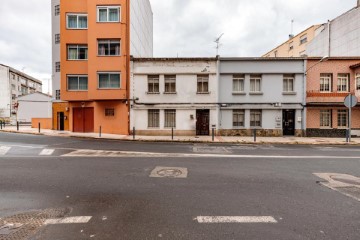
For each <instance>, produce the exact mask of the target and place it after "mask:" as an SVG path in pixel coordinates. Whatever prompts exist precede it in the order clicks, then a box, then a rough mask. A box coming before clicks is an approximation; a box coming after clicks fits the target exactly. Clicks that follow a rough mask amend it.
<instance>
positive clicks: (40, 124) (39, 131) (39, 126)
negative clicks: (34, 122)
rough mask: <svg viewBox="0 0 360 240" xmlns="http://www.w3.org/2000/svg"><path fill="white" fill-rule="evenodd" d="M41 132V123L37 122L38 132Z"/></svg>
mask: <svg viewBox="0 0 360 240" xmlns="http://www.w3.org/2000/svg"><path fill="white" fill-rule="evenodd" d="M40 132H41V124H40V123H39V133H40Z"/></svg>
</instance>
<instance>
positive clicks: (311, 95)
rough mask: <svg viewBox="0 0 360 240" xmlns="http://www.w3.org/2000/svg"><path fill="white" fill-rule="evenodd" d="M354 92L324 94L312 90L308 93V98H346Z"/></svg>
mask: <svg viewBox="0 0 360 240" xmlns="http://www.w3.org/2000/svg"><path fill="white" fill-rule="evenodd" d="M349 94H355V93H354V92H322V91H319V90H311V91H307V92H306V97H343V98H345V97H346V96H348V95H349Z"/></svg>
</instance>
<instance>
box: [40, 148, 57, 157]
mask: <svg viewBox="0 0 360 240" xmlns="http://www.w3.org/2000/svg"><path fill="white" fill-rule="evenodd" d="M54 151H55V149H43V150H42V151H41V153H40V155H43V156H44V155H47V156H49V155H52V154H53V153H54Z"/></svg>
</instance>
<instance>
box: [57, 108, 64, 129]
mask: <svg viewBox="0 0 360 240" xmlns="http://www.w3.org/2000/svg"><path fill="white" fill-rule="evenodd" d="M57 130H58V131H64V130H65V114H64V112H58V113H57Z"/></svg>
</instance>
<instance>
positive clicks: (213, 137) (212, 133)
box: [211, 128, 215, 142]
mask: <svg viewBox="0 0 360 240" xmlns="http://www.w3.org/2000/svg"><path fill="white" fill-rule="evenodd" d="M211 135H212V141H213V142H214V141H215V128H212V131H211Z"/></svg>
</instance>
